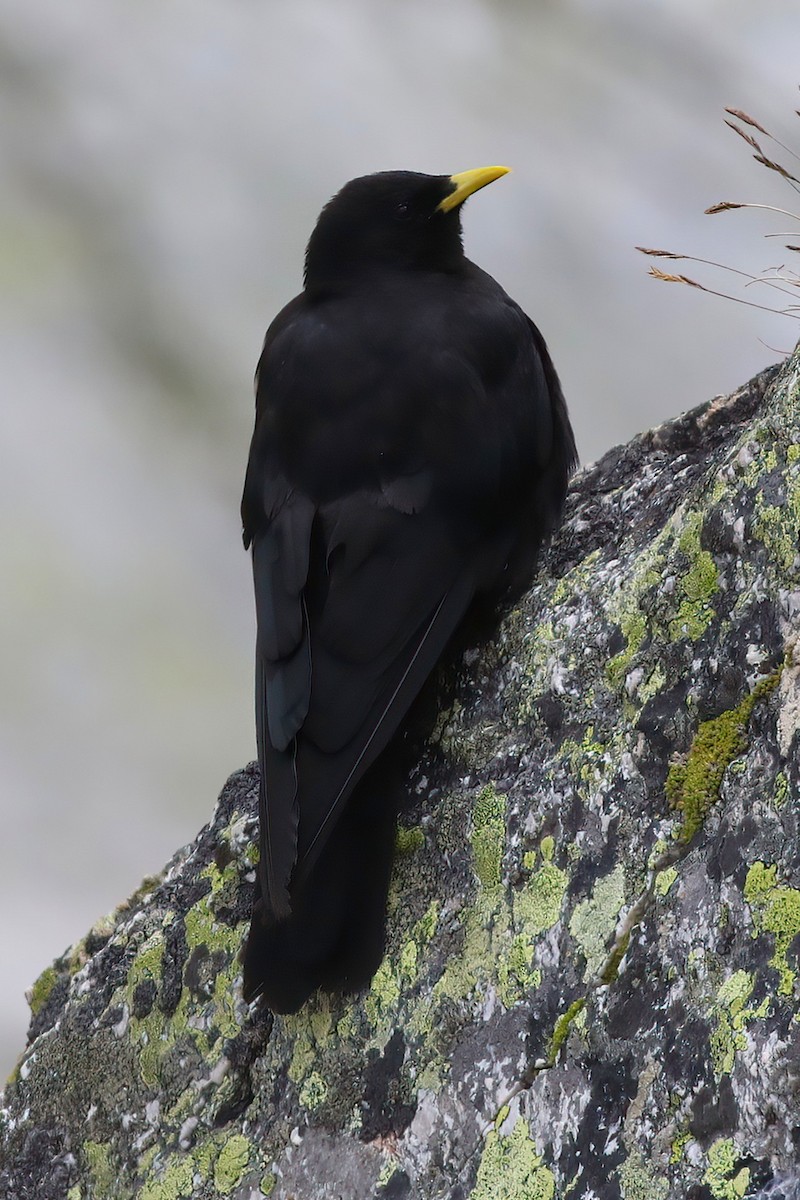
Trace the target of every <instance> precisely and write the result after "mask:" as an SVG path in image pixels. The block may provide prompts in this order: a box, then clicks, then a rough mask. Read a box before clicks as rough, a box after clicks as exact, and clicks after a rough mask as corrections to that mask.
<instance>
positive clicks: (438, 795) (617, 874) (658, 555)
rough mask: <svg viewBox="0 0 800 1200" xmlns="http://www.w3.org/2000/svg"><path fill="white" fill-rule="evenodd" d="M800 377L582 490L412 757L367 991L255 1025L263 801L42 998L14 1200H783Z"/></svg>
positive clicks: (791, 1133)
mask: <svg viewBox="0 0 800 1200" xmlns="http://www.w3.org/2000/svg"><path fill="white" fill-rule="evenodd" d="M799 378H800V357H797V356H796V357H794V358H793V359H790V360H789V361H787V363H785V364H784V365H783V366H782V367H780V368H774V369H771V370H770V371H767V372H766V373H765V374H763V375H761V376H759V377H758V378H757V379H755V380H753V381H752V382H751V383H750V384H748V385H747V386H745V387H743V388H741V389H740V390H739V391H738V392H736V393H735V394H734V395H732V396H730V397H727V398H717V399H715V400H713V401H711V402H710V403H709V404H706V405H704V406H702V407H700V408H698V409H695V410H694V411H693V412H691V413H688V414H686V415H685V416H683V417H680V418H679V419H678V420H676V421H672V422H669V423H668V424H666V425H663V426H661V427H659V428H658V429H655V430H653V431H651V432H649V433H646V434H643V435H642V436H640V437H637V438H635V439H634V440H633V441H632V442H631V443H630V444H629V445H627V446H624V447H621V448H618V449H615V450H612V451H611V452H609V453H608V454H607V455H606V456H605V458H603V459H602V460H601V461H600V462H598V463H596V464H595V465H593V466H591V467H589V468H588V469H587V470H585V471H584V472H583V473H582V474H581V475H580V476H579V477H578V479H577V480H576V482H575V484H574V487H573V489H572V492H571V496H570V501H569V506H568V511H567V516H566V520H565V523H564V526H563V528H562V530H561V531H560V533H559V535H558V537H557V540H556V542H555V543H554V545H553V546H552V548H551V549H550V551H549V553H548V555H547V556H546V558H545V561H544V562H543V564H542V570H541V572H540V574H539V577H538V579H537V582H536V585H535V587H534V588H533V590H532V591H531V593H530V594H529V596H527V597H526V599H525V602H524V604H523V605H521V606H520V607H519V608H518V609H516V610H515V611H514V612H512V613H510V614H509V616H508V617H507V619H506V620H505V622H504V624H503V626H502V628H501V631H500V634H499V636H498V639H497V641H496V642H495V644H494V645H492V646H490V647H488V648H486V649H485V650H484V651H482V652H481V653H480V654H478V655H476V654H472V655H470V656H468V665H465V666H464V669H463V673H462V677H461V678H460V679H459V680H458V681H457V685H455V699H454V700H453V703H452V705H451V707H450V708H449V710H448V711H447V713H446V714H444V716H443V717H442V719H441V721H440V722H439V726H438V729H437V736H436V739H435V740H434V741H433V742H432V743H431V744H430V745H428V746H427V747H425V748H423V749H421V751H420V761H419V766H418V768H417V769H416V770H415V772H414V773H413V775H412V777H411V780H410V794H411V796H412V801H411V803H410V804H409V807H408V810H407V812H406V813H405V814H404V817H403V826H404V828H403V830H402V831H401V835H400V837H399V839H398V845H399V853H398V860H397V866H396V870H395V875H394V880H393V885H392V893H391V900H390V915H389V946H388V952H387V955H386V958H385V960H384V962H383V964H382V965H381V967H380V969H379V971H378V973H377V975H376V976H375V979H374V981H373V984H372V987H371V988H370V990H369V992H368V993H366V994H365V995H363V996H361V997H360V998H358V999H357V1000H356V1001H355V1002H353V1003H347V1002H345V1001H343V1000H341V999H333V1000H332V999H330V998H329V997H326V996H318V997H317V998H315V999H314V1000H313V1002H311V1003H309V1004H308V1005H307V1006H306V1007H305V1008H304V1009H303V1010H302V1011H301V1012H300V1013H299V1014H298V1015H297V1016H294V1017H287V1018H274V1019H273V1018H272V1017H271V1016H270V1014H269V1013H264V1012H261V1011H258V1010H257V1009H253V1010H250V1009H248V1008H247V1006H245V1005H244V1004H243V1002H242V999H241V990H240V989H241V976H240V971H239V965H238V960H237V953H238V950H239V947H240V944H241V941H242V938H243V936H244V932H245V929H246V922H247V918H248V913H249V906H250V899H251V894H252V886H253V863H254V846H255V838H256V804H257V774H256V768H255V767H254V766H250V767H248V768H246V769H245V770H243V771H240V772H237V773H236V774H235V775H234V776H232V778H231V779H230V780H229V781H228V783H227V785H226V787H225V788H224V790H223V792H222V795H221V796H220V799H219V802H218V805H217V808H216V810H215V813H214V816H213V819H212V821H211V823H210V824H209V825H208V826H206V828H205V829H203V830H202V832H201V833H200V834H199V836H198V838H197V840H196V841H195V842H194V844H193V845H191V846H189V847H187V848H185V849H184V850H181V851H179V852H178V854H176V855H175V857H174V858H173V860H172V862H171V863H170V864H169V866H168V867H167V869H166V870H165V871H164V873H163V875H162V876H160V877H159V878H158V879H150V880H147V881H146V882H145V883H144V884H143V885H142V887H141V888H140V890H139V891H138V892H137V893H136V894H135V895H134V896H133V897H131V899H130V900H129V901H128V902H127V903H126V904H124V905H123V906H122V907H121V908H119V909H118V910H117V911H116V912H114V913H113V914H112V916H111V917H109V918H107V919H106V920H104V921H102V922H100V923H99V924H98V925H97V926H96V927H95V928H94V929H92V930H91V931H90V932H89V933H88V934H87V936H86V937H85V938H84V939H83V940H82V941H80V942H78V943H77V944H76V945H75V946H73V947H72V948H71V949H70V950H69V951H67V953H66V954H65V955H64V956H63V957H62V958H60V959H59V960H57V961H56V962H55V963H54V964H53V966H52V967H49V968H48V969H47V970H46V971H45V972H44V974H43V975H42V976H41V977H40V979H39V980H38V981H37V982H36V984H35V985H34V987H33V989H32V992H31V1011H32V1020H31V1030H30V1040H29V1045H28V1048H27V1050H26V1051H25V1052H24V1054H23V1056H22V1058H21V1059H20V1061H19V1064H18V1066H17V1068H16V1071H15V1074H14V1076H13V1077H12V1079H11V1080H10V1081H9V1084H8V1087H7V1090H6V1094H5V1101H4V1103H5V1107H4V1108H3V1109H2V1110H1V1111H0V1138H1V1139H2V1155H0V1195H3V1196H6V1197H13V1198H14V1200H27V1198H29V1197H30V1198H31V1200H33V1198H35V1200H64V1198H65V1197H67V1198H68V1200H110V1198H113V1200H125V1198H127V1197H133V1196H136V1197H138V1198H139V1200H177V1198H178V1197H184V1196H186V1197H189V1196H191V1197H195V1198H199V1200H202V1198H204V1197H220V1196H223V1197H228V1196H230V1197H232V1198H234V1200H245V1198H248V1200H249V1198H251V1197H259V1196H266V1195H268V1196H271V1197H274V1198H275V1200H289V1198H290V1197H298V1198H307V1197H312V1196H313V1197H314V1198H315V1200H323V1198H327V1197H331V1198H333V1197H340V1196H341V1197H347V1198H350V1197H355V1198H359V1200H360V1198H362V1197H364V1198H373V1197H374V1198H375V1200H379V1198H380V1200H404V1198H409V1200H411V1198H414V1200H423V1198H424V1200H433V1198H438V1197H442V1198H448V1200H457V1198H459V1197H463V1198H464V1200H466V1198H467V1197H472V1200H495V1198H497V1200H500V1198H501V1197H502V1200H552V1198H554V1197H556V1196H558V1197H561V1196H569V1197H570V1200H615V1198H616V1197H619V1198H621V1200H670V1198H673V1197H675V1198H678V1197H680V1198H687V1200H688V1198H691V1200H703V1198H714V1200H736V1198H737V1197H743V1196H745V1195H752V1196H755V1195H758V1196H760V1197H764V1198H766V1197H774V1198H775V1200H780V1197H781V1196H783V1197H784V1198H789V1197H795V1198H796V1197H797V1196H798V1195H799V1194H800V1171H799V1170H798V1166H797V1159H798V1155H799V1154H800V1014H799V1006H798V996H799V995H800V988H799V987H798V978H797V970H798V950H799V949H800V837H799V836H798V814H799V813H800V806H799V805H798V772H799V771H800V756H799V754H798V727H799V726H800V650H798V648H797V642H796V639H797V636H798V630H800V548H799V547H798V532H799V531H800V390H799V389H798V379H799Z"/></svg>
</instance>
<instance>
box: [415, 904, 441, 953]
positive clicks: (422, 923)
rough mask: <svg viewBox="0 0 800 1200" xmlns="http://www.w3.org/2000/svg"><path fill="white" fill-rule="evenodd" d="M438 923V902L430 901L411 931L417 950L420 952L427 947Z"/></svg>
mask: <svg viewBox="0 0 800 1200" xmlns="http://www.w3.org/2000/svg"><path fill="white" fill-rule="evenodd" d="M438 923H439V901H438V900H432V901H431V903H430V904H429V905H428V907H427V909H426V911H425V914H424V915H423V916H422V917H420V919H419V921H417V923H416V925H415V926H414V930H413V935H412V936H413V937H414V940H415V941H416V943H417V945H418V946H419V948H420V949H421V950H422V949H424V947H425V946H427V945H428V943H429V942H430V940H431V938H432V937H433V935H434V933H435V932H436V926H437V925H438Z"/></svg>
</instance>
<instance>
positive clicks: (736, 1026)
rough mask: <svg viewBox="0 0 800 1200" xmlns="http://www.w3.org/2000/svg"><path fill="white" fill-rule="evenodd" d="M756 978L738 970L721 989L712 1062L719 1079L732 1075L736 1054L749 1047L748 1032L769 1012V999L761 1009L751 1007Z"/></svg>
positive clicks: (713, 1038) (712, 1039) (765, 1000)
mask: <svg viewBox="0 0 800 1200" xmlns="http://www.w3.org/2000/svg"><path fill="white" fill-rule="evenodd" d="M754 986H755V976H754V975H751V974H749V973H748V972H747V971H734V973H733V975H731V976H730V977H729V978H728V979H726V980H725V981H724V983H722V984H721V985H720V987H719V988H718V989H717V998H716V999H717V1006H718V1008H717V1023H716V1026H715V1028H714V1029H713V1031H712V1033H711V1038H710V1048H711V1061H712V1062H713V1064H714V1069H715V1071H716V1073H717V1075H718V1076H721V1075H730V1073H731V1071H732V1070H733V1066H734V1062H735V1061H736V1053H737V1051H739V1050H744V1049H745V1048H746V1046H747V1037H746V1034H745V1030H746V1028H747V1026H748V1024H749V1023H750V1022H751V1021H752V1020H754V1019H755V1018H757V1017H764V1016H766V1015H767V1012H768V1011H769V1005H770V1002H769V998H766V999H764V1000H763V1001H762V1002H761V1004H760V1005H758V1007H757V1008H753V1007H748V1006H747V1001H748V1000H749V998H750V996H751V994H752V991H753V988H754Z"/></svg>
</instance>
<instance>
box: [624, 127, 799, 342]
mask: <svg viewBox="0 0 800 1200" xmlns="http://www.w3.org/2000/svg"><path fill="white" fill-rule="evenodd" d="M795 111H796V112H797V115H798V116H800V109H797V110H795ZM725 112H726V113H728V114H729V115H730V116H731V117H735V118H736V121H740V122H741V123H742V124H743V125H747V126H749V127H750V128H751V129H756V130H758V132H759V133H761V134H763V135H764V137H768V138H769V139H770V141H772V142H774V144H775V145H776V146H780V148H781V149H782V150H784V151H786V153H787V154H790V155H791V156H792V158H795V159H797V160H798V162H800V155H798V154H797V153H796V152H795V151H794V150H792V149H791V148H790V147H788V146H784V144H783V142H781V141H779V139H778V138H776V137H775V136H774V135H773V134H771V133H770V132H769V130H768V129H765V128H764V126H763V125H762V124H760V122H759V121H757V120H756V119H755V117H751V116H750V114H749V113H746V112H744V111H743V110H742V109H740V108H726V109H725ZM725 124H726V125H727V126H728V128H729V129H732V130H733V132H734V133H736V134H738V136H739V137H740V138H743V139H744V141H745V142H747V144H748V145H749V146H750V147H751V148H752V149H754V150H755V151H756V153H755V154H754V155H753V158H754V159H755V160H756V162H757V163H759V164H760V165H761V166H763V167H766V169H767V170H769V171H774V172H775V173H776V174H777V175H779V176H780V177H781V178H782V179H785V180H786V182H787V183H788V184H789V186H790V187H791V188H792V190H793V191H795V192H798V193H800V179H798V178H797V177H796V176H795V175H793V174H792V173H791V171H789V170H788V169H787V168H786V167H785V166H784V165H783V164H782V163H780V162H778V161H777V159H775V158H774V157H770V156H769V155H767V154H766V153H765V152H764V150H763V149H762V147H761V145H760V144H759V143H758V142H757V141H756V139H755V138H754V137H753V135H752V134H751V133H748V132H747V131H746V130H745V129H742V128H741V126H740V125H737V124H736V122H735V121H728V120H726V121H725ZM738 208H760V209H764V210H765V211H768V212H774V213H779V214H780V215H782V216H785V217H789V218H790V220H793V221H800V213H797V212H792V211H790V210H789V209H785V208H778V207H777V206H776V205H774V204H757V203H748V202H744V201H736V200H720V201H718V203H716V204H712V205H711V207H710V208H707V209H706V210H705V211H706V214H707V215H708V216H714V215H716V214H717V213H722V212H731V211H732V210H733V209H738ZM764 236H765V237H787V236H792V235H791V233H789V234H787V233H785V232H784V233H767V234H765V235H764ZM636 249H637V250H638V251H640V253H642V254H646V255H648V256H650V257H652V258H669V259H672V260H674V261H677V260H681V259H683V260H685V261H687V262H696V263H702V264H703V265H704V266H708V267H713V268H714V269H715V270H719V271H726V272H728V273H729V274H732V275H736V276H738V277H739V278H741V279H744V280H745V281H746V282H745V284H744V286H745V287H751V286H752V285H753V284H754V283H758V284H761V285H763V286H764V287H769V288H772V289H774V290H775V291H777V292H781V293H782V294H783V295H785V296H788V297H789V298H790V299H791V300H793V301H797V302H796V303H792V304H787V305H784V306H783V307H782V308H775V307H772V306H771V305H767V304H757V303H756V302H755V301H753V300H747V299H744V298H742V297H740V296H732V295H730V293H728V292H720V291H716V290H715V289H714V288H710V287H706V285H705V284H703V283H699V282H698V281H697V280H696V279H690V278H689V276H688V275H674V274H670V273H669V272H667V271H662V270H660V268H658V267H655V266H653V265H651V266H650V270H649V274H650V275H652V277H653V278H654V279H660V280H661V281H662V282H664V283H683V284H685V285H686V286H688V287H693V288H697V289H698V290H699V291H701V292H708V293H709V294H710V295H712V296H720V297H722V298H723V299H725V300H735V301H736V303H737V304H746V305H747V306H748V307H750V308H758V309H761V310H762V311H765V312H772V313H776V314H777V315H779V316H784V317H791V318H792V319H793V320H798V319H800V275H799V274H798V273H797V272H796V271H792V270H788V269H787V268H786V267H785V266H784V265H783V264H782V265H781V266H779V267H769V268H767V269H766V270H765V271H763V272H762V273H761V274H760V275H752V274H750V273H749V272H748V271H740V270H737V268H735V267H729V266H726V265H725V264H724V263H717V262H713V261H711V260H710V259H705V258H696V257H695V256H694V255H691V254H675V253H674V252H673V251H671V250H652V249H649V248H647V247H645V246H637V247H636ZM786 249H787V250H791V251H792V252H793V253H798V254H800V245H796V244H795V243H794V242H787V243H786Z"/></svg>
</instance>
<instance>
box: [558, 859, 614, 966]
mask: <svg viewBox="0 0 800 1200" xmlns="http://www.w3.org/2000/svg"><path fill="white" fill-rule="evenodd" d="M624 903H625V872H624V870H623V868H622V866H621V865H619V866H617V867H615V868H614V870H613V871H612V872H611V874H610V875H606V876H605V877H604V878H603V879H599V880H598V881H597V883H596V884H595V885H594V888H593V890H592V894H591V896H590V897H589V899H588V900H582V901H581V902H580V904H577V905H576V906H575V910H574V912H573V914H572V916H571V917H570V922H569V931H570V933H571V934H572V936H573V937H574V938H575V941H576V942H577V943H578V945H579V946H580V948H581V950H582V951H583V955H584V958H585V959H586V969H585V971H584V979H591V978H593V977H594V976H595V975H596V974H597V972H598V971H599V970H600V968H601V967H602V965H603V963H604V962H605V960H606V957H607V953H608V951H607V949H606V947H607V944H608V941H609V938H610V937H611V935H612V934H613V932H614V927H615V926H616V923H617V918H618V916H619V912H620V909H621V908H622V906H623V904H624Z"/></svg>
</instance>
